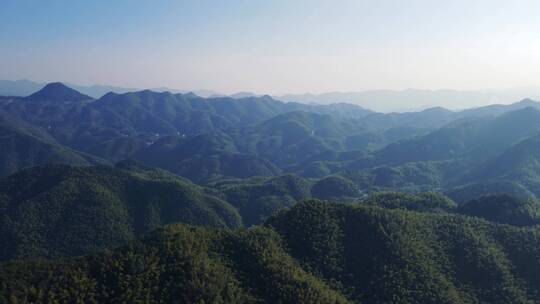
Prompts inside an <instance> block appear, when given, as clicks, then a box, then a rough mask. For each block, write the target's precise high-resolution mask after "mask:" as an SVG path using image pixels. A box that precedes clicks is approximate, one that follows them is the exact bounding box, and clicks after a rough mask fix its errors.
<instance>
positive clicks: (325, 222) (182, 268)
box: [0, 201, 540, 304]
mask: <svg viewBox="0 0 540 304" xmlns="http://www.w3.org/2000/svg"><path fill="white" fill-rule="evenodd" d="M539 235H540V231H539V230H538V228H537V227H532V228H517V227H512V226H506V225H498V224H493V223H490V222H486V221H484V220H480V219H475V218H470V217H465V216H459V215H441V214H434V213H416V212H410V211H403V210H387V209H381V208H377V207H366V206H354V205H353V206H350V205H349V206H348V205H339V204H332V203H322V202H317V201H306V202H303V203H300V204H298V205H296V206H295V207H293V208H292V209H291V210H289V211H286V212H282V213H281V214H279V215H277V216H275V217H273V218H271V219H270V220H269V221H268V222H267V224H266V227H255V228H252V229H249V230H238V231H227V230H214V229H208V228H193V227H189V226H184V225H174V226H170V227H167V228H166V229H162V230H158V231H156V232H154V233H152V234H150V235H148V236H147V237H145V238H143V239H141V240H140V241H135V242H133V243H132V244H131V245H129V246H126V247H122V248H119V249H116V250H113V251H108V252H105V253H101V254H96V255H92V256H88V257H84V258H75V259H73V258H72V259H65V260H55V261H43V260H41V261H19V262H10V263H4V264H2V265H1V267H0V281H1V282H3V283H2V284H0V297H3V298H0V301H2V302H8V301H19V302H22V303H29V302H52V301H57V302H138V301H143V302H146V303H162V302H174V301H179V302H183V303H398V304H399V303H433V304H435V303H437V304H439V303H494V304H496V303H536V302H538V301H539V300H540V292H539V290H540V280H538V276H537V273H538V271H540V262H539V260H538V259H537V258H536V257H537V256H538V254H540V238H539Z"/></svg>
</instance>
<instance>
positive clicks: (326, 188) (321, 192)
mask: <svg viewBox="0 0 540 304" xmlns="http://www.w3.org/2000/svg"><path fill="white" fill-rule="evenodd" d="M311 191H312V193H313V196H315V197H318V198H335V197H347V196H349V197H350V196H353V197H354V196H357V195H358V188H357V187H356V186H355V184H354V183H353V182H351V181H350V180H348V179H346V178H343V177H341V176H338V175H333V176H328V177H325V178H323V179H321V180H319V181H317V182H316V183H315V184H314V185H313V188H312V190H311Z"/></svg>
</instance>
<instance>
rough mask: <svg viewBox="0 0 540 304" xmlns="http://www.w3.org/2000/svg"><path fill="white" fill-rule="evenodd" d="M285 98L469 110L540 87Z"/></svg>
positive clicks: (386, 108) (378, 107)
mask: <svg viewBox="0 0 540 304" xmlns="http://www.w3.org/2000/svg"><path fill="white" fill-rule="evenodd" d="M276 98H277V99H279V100H283V101H295V102H302V103H316V104H330V103H337V102H344V103H352V104H356V105H359V106H362V107H364V108H367V109H371V110H374V111H381V112H404V111H418V110H422V109H426V108H430V107H434V106H440V107H445V108H448V109H454V110H457V109H466V108H471V107H479V106H486V105H490V104H509V103H512V102H515V101H516V100H522V99H525V98H532V99H536V100H538V99H540V87H534V88H517V89H509V90H480V91H458V90H414V89H409V90H402V91H393V90H370V91H362V92H331V93H323V94H299V95H295V94H290V95H282V96H276Z"/></svg>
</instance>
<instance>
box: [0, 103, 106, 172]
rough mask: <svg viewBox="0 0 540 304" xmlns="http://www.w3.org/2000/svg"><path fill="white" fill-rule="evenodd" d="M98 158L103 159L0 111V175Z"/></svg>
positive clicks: (89, 162) (85, 163)
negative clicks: (63, 142) (76, 149)
mask: <svg viewBox="0 0 540 304" xmlns="http://www.w3.org/2000/svg"><path fill="white" fill-rule="evenodd" d="M100 162H104V161H102V160H100V159H98V158H97V157H93V156H90V155H86V154H84V153H80V152H77V151H74V150H72V149H70V148H67V147H64V146H61V145H59V144H58V143H57V142H56V141H55V140H54V139H52V138H51V137H50V136H49V135H48V134H47V133H46V132H43V131H42V130H40V129H38V128H35V127H32V126H30V125H28V124H27V123H25V122H23V121H21V120H18V119H16V118H13V117H10V116H9V114H7V113H3V112H1V111H0V177H3V176H7V175H9V174H12V173H15V172H16V171H18V170H21V169H24V168H29V167H33V166H38V165H43V164H48V163H58V164H71V165H90V164H95V163H100Z"/></svg>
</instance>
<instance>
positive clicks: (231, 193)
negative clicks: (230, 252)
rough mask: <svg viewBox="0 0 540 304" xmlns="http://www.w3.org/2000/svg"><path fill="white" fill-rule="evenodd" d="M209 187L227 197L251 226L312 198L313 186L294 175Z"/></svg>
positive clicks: (230, 182)
mask: <svg viewBox="0 0 540 304" xmlns="http://www.w3.org/2000/svg"><path fill="white" fill-rule="evenodd" d="M209 186H210V187H212V188H215V189H217V190H219V191H221V192H222V193H223V194H224V195H225V198H226V200H227V202H229V203H230V204H231V205H233V206H234V207H236V208H237V209H238V212H239V213H240V215H241V216H242V220H243V222H244V224H245V225H247V226H251V225H257V224H261V223H262V222H263V221H264V220H265V219H266V218H268V217H269V216H270V215H271V214H272V213H273V212H275V211H277V210H279V209H282V208H285V207H291V206H292V205H294V204H295V203H296V200H299V199H302V198H306V197H310V196H311V184H310V183H309V182H308V181H307V180H305V179H303V178H300V177H298V176H294V175H283V176H278V177H256V178H250V179H242V180H239V179H233V180H225V181H221V182H218V183H214V184H211V185H209Z"/></svg>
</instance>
